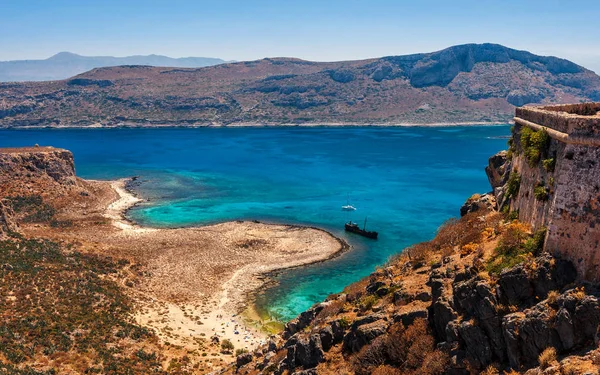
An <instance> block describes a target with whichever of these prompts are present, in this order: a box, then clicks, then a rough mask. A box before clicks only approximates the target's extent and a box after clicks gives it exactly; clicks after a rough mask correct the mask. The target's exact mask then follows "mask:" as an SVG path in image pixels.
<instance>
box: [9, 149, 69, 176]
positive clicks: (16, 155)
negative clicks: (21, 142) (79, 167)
mask: <svg viewBox="0 0 600 375" xmlns="http://www.w3.org/2000/svg"><path fill="white" fill-rule="evenodd" d="M0 173H1V174H0V177H1V178H3V179H8V178H19V177H22V176H24V177H28V178H32V177H40V176H42V175H47V176H49V177H50V178H51V179H53V180H54V181H56V182H60V183H66V184H69V183H74V182H75V162H74V160H73V154H72V153H71V152H70V151H67V150H62V149H58V148H54V147H28V148H14V149H2V148H0Z"/></svg>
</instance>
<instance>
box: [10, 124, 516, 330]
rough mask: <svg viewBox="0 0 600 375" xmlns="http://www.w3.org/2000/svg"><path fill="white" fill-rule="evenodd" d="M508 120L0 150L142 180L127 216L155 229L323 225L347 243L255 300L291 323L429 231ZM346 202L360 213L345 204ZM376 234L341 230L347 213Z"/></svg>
mask: <svg viewBox="0 0 600 375" xmlns="http://www.w3.org/2000/svg"><path fill="white" fill-rule="evenodd" d="M509 132H510V131H509V126H508V125H506V126H470V127H428V128H426V127H402V128H380V127H339V128H327V127H314V128H306V127H276V128H199V129H183V128H164V129H93V130H92V129H41V130H1V131H0V146H1V147H9V146H25V145H32V144H35V143H38V144H40V145H52V146H55V147H62V148H66V149H69V150H71V151H73V154H74V155H75V164H76V167H77V173H78V175H79V176H81V177H84V178H94V179H114V178H118V177H127V176H134V175H135V176H140V179H141V180H142V184H141V186H140V187H139V193H140V194H142V195H143V196H144V197H145V198H148V199H149V201H148V202H146V203H144V204H143V205H140V206H138V207H136V208H135V209H133V210H131V211H130V212H129V216H130V218H131V219H133V220H135V221H137V222H139V223H141V224H144V225H150V226H156V227H179V226H191V225H203V224H209V223H217V222H222V221H227V220H234V219H256V220H261V221H266V222H277V223H294V224H305V225H311V226H318V227H321V228H324V229H326V230H329V231H331V232H332V233H334V234H335V235H337V236H340V237H342V238H344V239H346V240H347V241H348V242H349V243H350V244H351V246H352V249H351V251H349V252H348V253H346V254H344V255H342V256H341V257H339V258H337V259H335V260H331V261H328V262H324V263H320V264H315V265H312V266H308V267H303V268H298V269H293V270H287V271H285V272H282V273H281V274H280V275H279V276H277V280H278V284H277V285H275V286H273V287H272V288H270V289H268V290H266V291H264V293H261V295H259V296H258V305H259V307H260V308H261V309H263V310H265V311H267V312H268V313H269V314H271V315H272V316H274V317H276V318H278V319H280V320H284V321H285V320H288V319H291V318H292V317H294V316H295V315H297V314H298V313H300V312H302V311H304V310H306V309H307V308H308V307H310V306H311V305H312V304H313V303H315V302H318V301H321V300H322V299H324V298H325V297H326V296H327V295H328V294H330V293H335V292H339V291H340V290H342V289H343V287H344V286H345V285H347V284H349V283H351V282H353V281H356V280H358V279H360V278H362V277H364V276H366V275H368V274H369V273H370V272H372V271H373V270H374V269H375V267H376V266H377V265H381V264H383V263H385V261H386V260H387V259H388V258H389V257H390V256H391V255H393V254H396V253H398V252H400V251H402V249H403V248H405V247H407V246H409V245H411V244H413V243H416V242H419V241H424V240H427V239H430V238H431V237H432V236H433V235H434V234H435V231H436V228H437V227H438V226H439V225H440V224H441V223H442V222H444V221H445V220H447V219H448V218H450V217H453V216H458V214H459V208H460V205H461V204H462V203H463V202H464V201H465V199H466V198H468V197H469V196H470V195H471V194H473V193H475V192H486V191H489V190H490V187H489V185H488V182H487V178H486V175H485V172H484V167H485V165H486V164H487V159H488V157H489V156H491V155H492V154H494V153H496V152H497V151H499V150H502V149H504V148H506V137H507V136H508V135H509ZM347 199H349V201H350V203H351V204H352V205H354V206H356V207H357V208H358V209H357V210H356V211H354V212H344V211H342V210H341V206H342V205H345V204H346V201H347ZM365 217H368V222H367V229H371V230H377V231H379V233H380V238H379V240H377V241H373V240H368V239H364V238H361V237H358V236H355V235H349V234H346V233H344V231H343V224H344V222H345V221H348V220H354V221H356V222H359V223H361V224H362V223H363V220H364V218H365Z"/></svg>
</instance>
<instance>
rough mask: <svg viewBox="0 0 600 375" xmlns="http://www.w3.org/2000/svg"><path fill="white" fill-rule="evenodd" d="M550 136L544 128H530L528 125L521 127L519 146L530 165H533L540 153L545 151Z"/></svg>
mask: <svg viewBox="0 0 600 375" xmlns="http://www.w3.org/2000/svg"><path fill="white" fill-rule="evenodd" d="M549 143H550V136H549V135H548V132H547V131H545V130H537V131H535V130H532V129H530V128H528V127H523V128H522V129H521V147H522V148H523V152H524V153H525V157H526V158H527V161H528V162H529V166H530V167H532V168H533V167H535V166H536V165H537V164H538V163H539V161H540V158H541V157H542V155H544V154H545V153H546V150H547V149H548V145H549Z"/></svg>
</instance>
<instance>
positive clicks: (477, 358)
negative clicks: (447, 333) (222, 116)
mask: <svg viewBox="0 0 600 375" xmlns="http://www.w3.org/2000/svg"><path fill="white" fill-rule="evenodd" d="M458 334H459V336H460V338H461V339H462V340H463V341H464V343H465V345H464V347H465V351H466V352H467V359H468V360H469V362H470V363H471V364H472V365H473V367H475V368H477V369H483V368H485V367H486V366H487V365H489V364H490V363H491V361H492V349H491V346H490V342H489V339H488V337H487V335H486V334H485V333H484V332H483V330H482V329H481V327H479V326H477V325H476V324H474V323H473V322H472V321H466V322H462V323H461V324H460V325H459V326H458Z"/></svg>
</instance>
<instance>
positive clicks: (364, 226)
mask: <svg viewBox="0 0 600 375" xmlns="http://www.w3.org/2000/svg"><path fill="white" fill-rule="evenodd" d="M366 229H367V217H366V216H365V224H364V225H363V230H366Z"/></svg>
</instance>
